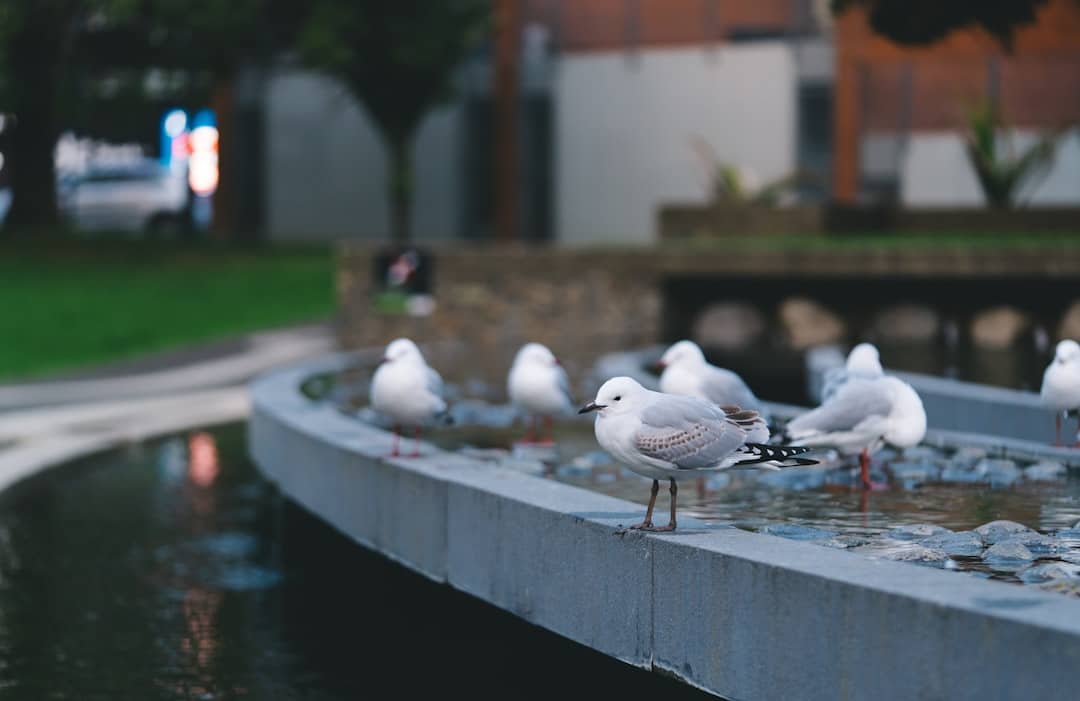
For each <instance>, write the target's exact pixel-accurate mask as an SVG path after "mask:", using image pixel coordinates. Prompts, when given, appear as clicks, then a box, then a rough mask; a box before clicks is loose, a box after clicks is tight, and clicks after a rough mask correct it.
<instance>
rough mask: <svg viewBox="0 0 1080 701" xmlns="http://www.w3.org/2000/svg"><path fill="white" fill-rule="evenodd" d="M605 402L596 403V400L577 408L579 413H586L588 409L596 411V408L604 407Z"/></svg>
mask: <svg viewBox="0 0 1080 701" xmlns="http://www.w3.org/2000/svg"><path fill="white" fill-rule="evenodd" d="M606 407H607V404H597V403H596V402H589V403H588V404H586V405H585V406H583V407H581V408H580V409H578V413H579V414H588V413H589V412H590V411H596V410H597V409H604V408H606Z"/></svg>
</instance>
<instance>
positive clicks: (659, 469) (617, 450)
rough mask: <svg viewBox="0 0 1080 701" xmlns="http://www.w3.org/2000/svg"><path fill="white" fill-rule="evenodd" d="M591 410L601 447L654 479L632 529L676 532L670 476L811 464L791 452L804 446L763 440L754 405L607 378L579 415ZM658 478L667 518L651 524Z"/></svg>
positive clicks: (765, 432) (764, 430)
mask: <svg viewBox="0 0 1080 701" xmlns="http://www.w3.org/2000/svg"><path fill="white" fill-rule="evenodd" d="M590 411H595V412H597V415H596V424H595V431H596V440H597V442H598V443H599V444H600V446H601V447H602V448H603V449H604V450H606V451H608V453H610V454H611V455H613V456H614V457H615V458H616V459H617V460H619V461H621V462H623V463H625V464H626V466H627V467H629V468H630V469H631V470H633V471H634V472H636V473H638V474H639V475H642V476H644V477H648V478H650V479H652V481H653V483H652V491H651V493H650V496H649V507H648V509H647V510H646V511H645V520H644V521H642V522H641V523H639V524H637V525H635V526H631V527H630V528H633V529H639V530H646V531H673V530H675V526H676V522H675V500H676V495H677V494H678V491H679V490H678V487H676V485H675V482H676V480H682V479H692V478H695V477H698V476H699V475H701V474H702V473H704V472H715V471H717V470H738V469H755V468H762V469H769V470H778V469H780V468H782V467H792V466H795V465H812V464H814V463H816V462H817V461H816V460H809V459H806V458H797V457H795V456H797V455H801V454H803V453H806V452H809V451H810V448H802V447H793V446H788V447H781V446H775V445H766V444H765V441H767V440H768V439H769V429H768V427H767V426H766V425H765V421H764V420H763V419H762V418H761V416H760V415H759V414H758V413H757V412H756V411H751V410H749V409H740V408H738V407H733V406H732V407H723V408H721V407H718V406H716V405H715V404H713V403H712V402H710V401H707V400H704V399H700V398H698V397H683V396H678V395H674V394H664V393H662V392H653V391H651V390H648V389H645V388H644V387H642V386H641V385H640V384H638V383H637V381H635V380H634V379H632V378H629V377H614V378H612V379H610V380H608V381H607V382H605V383H604V384H603V385H602V386H601V387H600V390H599V391H598V392H597V393H596V399H594V400H593V401H591V402H589V403H588V404H586V405H585V406H583V407H582V408H581V410H580V411H579V412H578V413H579V414H586V413H588V412H590ZM662 479H666V480H668V481H669V482H670V487H669V491H670V493H671V521H670V522H669V523H668V525H667V526H664V527H660V528H657V527H654V526H653V522H652V513H653V506H655V505H656V495H657V493H658V492H659V491H660V480H662Z"/></svg>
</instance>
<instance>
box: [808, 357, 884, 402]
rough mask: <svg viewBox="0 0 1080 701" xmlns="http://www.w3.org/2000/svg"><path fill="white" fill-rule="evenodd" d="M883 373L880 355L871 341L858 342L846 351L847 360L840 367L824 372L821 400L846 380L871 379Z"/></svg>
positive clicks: (828, 396)
mask: <svg viewBox="0 0 1080 701" xmlns="http://www.w3.org/2000/svg"><path fill="white" fill-rule="evenodd" d="M884 374H885V370H884V369H883V368H882V367H881V355H880V354H879V353H878V349H877V347H876V346H875V345H874V344H873V343H860V344H858V345H857V346H855V347H854V348H852V349H851V352H850V353H848V357H847V362H846V363H844V367H842V368H833V369H832V370H829V371H828V372H826V373H825V382H824V385H823V386H822V389H821V401H822V403H824V402H826V401H828V400H829V398H831V397H832V396H833V395H834V394H836V392H837V390H839V389H840V387H841V386H842V385H843V384H844V383H845V382H847V381H848V380H855V379H860V380H873V379H875V378H878V377H881V376H883V375H884Z"/></svg>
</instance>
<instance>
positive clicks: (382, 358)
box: [375, 355, 390, 366]
mask: <svg viewBox="0 0 1080 701" xmlns="http://www.w3.org/2000/svg"><path fill="white" fill-rule="evenodd" d="M389 362H390V359H389V358H387V357H386V356H385V355H384V356H383V357H381V358H379V362H377V363H375V365H376V366H378V365H383V364H384V363H389Z"/></svg>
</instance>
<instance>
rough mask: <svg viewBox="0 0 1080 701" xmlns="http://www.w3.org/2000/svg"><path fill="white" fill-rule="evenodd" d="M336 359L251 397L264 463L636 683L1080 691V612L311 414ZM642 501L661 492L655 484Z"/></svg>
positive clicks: (806, 692)
mask: <svg viewBox="0 0 1080 701" xmlns="http://www.w3.org/2000/svg"><path fill="white" fill-rule="evenodd" d="M342 362H343V358H342V357H341V356H333V357H330V358H326V359H322V360H320V361H318V362H308V363H304V364H302V365H299V366H295V367H293V368H290V369H287V370H283V371H279V372H275V373H273V374H270V375H267V376H264V377H262V378H260V379H258V380H257V381H256V382H255V383H254V384H253V386H252V402H253V406H252V417H251V425H250V430H249V433H248V436H249V449H250V452H251V455H252V457H253V458H254V460H255V462H256V464H257V465H258V466H259V468H260V470H261V471H262V472H263V473H264V474H265V475H266V476H267V477H268V478H269V479H270V480H272V481H274V482H275V483H276V484H277V485H278V486H279V488H280V489H281V490H282V491H283V492H284V493H285V494H286V495H287V496H289V497H291V498H292V499H293V500H295V501H296V502H298V503H299V504H301V505H302V506H303V507H305V508H306V509H308V510H309V511H311V512H312V513H313V514H315V515H316V516H318V517H320V518H322V519H323V520H325V521H326V522H327V523H329V524H331V525H332V526H334V527H335V528H337V529H338V530H340V531H341V532H342V533H344V534H346V535H347V536H349V537H351V538H352V539H354V540H355V541H357V542H358V543H360V544H362V545H364V546H366V547H369V548H371V549H374V550H376V551H378V552H380V553H383V554H384V555H386V556H388V557H391V558H393V559H395V560H397V561H398V562H401V563H402V564H404V565H406V566H408V567H410V568H412V569H414V570H416V571H417V572H420V573H422V574H423V575H424V576H427V577H430V578H431V579H433V580H436V581H439V582H445V583H447V584H449V585H450V586H452V587H455V588H457V589H459V590H461V591H464V592H467V593H469V594H472V595H474V596H477V597H479V598H481V599H483V600H485V601H488V602H489V603H491V604H494V605H496V606H498V607H500V608H502V609H505V610H507V611H510V612H512V613H514V614H516V615H518V616H520V617H521V618H523V619H525V620H528V621H530V622H532V623H534V624H536V625H539V626H542V627H544V628H547V629H549V630H552V631H554V632H556V633H559V634H561V635H564V636H565V637H567V638H569V639H571V640H574V641H577V642H579V643H582V644H584V645H588V646H589V647H592V648H594V649H596V650H598V651H601V652H603V653H606V654H608V655H610V656H613V657H616V658H618V659H620V660H623V661H625V662H628V663H630V664H633V665H638V666H642V667H653V668H657V669H663V670H667V671H669V672H670V673H672V674H674V675H675V676H677V677H679V678H681V679H683V680H685V681H686V682H688V683H690V684H692V685H694V686H697V687H700V688H702V689H705V690H708V691H710V692H712V693H714V694H717V695H719V696H722V697H726V698H733V699H772V698H799V699H867V698H875V699H879V700H880V699H912V698H925V699H946V698H948V699H1007V698H1039V697H1042V696H1046V697H1054V696H1056V695H1057V694H1058V693H1059V692H1060V689H1062V688H1069V686H1076V685H1080V602H1077V601H1075V600H1071V599H1068V598H1066V597H1064V596H1060V595H1056V594H1050V593H1046V592H1041V591H1037V590H1032V589H1028V588H1024V587H1020V586H1015V585H1009V584H1003V583H999V582H992V581H987V580H981V579H977V578H974V577H970V576H965V575H961V574H957V573H952V572H943V571H938V570H933V569H928V568H924V567H919V566H915V565H910V564H905V563H897V562H890V561H883V560H872V559H869V558H864V557H861V556H858V555H855V554H852V553H845V552H841V551H835V550H830V549H827V548H822V547H819V546H814V545H809V544H804V543H797V542H792V541H786V540H783V539H780V538H774V537H771V536H766V535H758V534H754V533H749V532H745V531H740V530H737V529H734V528H712V527H708V526H707V525H706V524H703V523H700V522H694V521H693V520H691V519H687V520H686V522H685V523H683V524H681V526H680V531H679V533H678V534H677V535H666V536H665V535H645V534H639V533H631V534H626V535H618V534H617V528H616V526H617V524H619V523H627V522H630V521H631V520H633V519H636V518H640V516H641V512H642V507H640V506H638V505H635V504H632V503H630V502H626V501H622V500H619V499H614V498H611V497H606V496H603V495H600V494H595V493H592V492H588V491H585V490H582V489H578V488H575V487H572V486H569V485H564V484H560V483H557V482H553V481H549V480H545V479H541V478H536V477H532V476H528V475H523V474H520V473H516V472H511V471H508V470H505V469H500V468H498V467H495V466H492V465H489V464H485V463H481V462H478V461H473V460H469V459H466V458H463V457H462V456H459V455H455V454H452V453H446V452H442V451H439V450H437V449H436V448H434V447H432V446H426V449H425V452H424V456H423V457H421V458H418V459H406V460H401V459H389V458H386V457H384V456H385V455H386V453H387V452H389V449H390V447H391V440H392V438H391V436H390V434H389V433H387V432H385V431H381V430H379V429H376V428H374V427H371V426H368V425H364V424H361V423H359V422H357V421H355V420H353V419H351V418H349V417H347V416H345V415H343V414H341V413H340V412H338V411H337V410H335V409H333V408H332V407H330V406H327V405H325V404H319V403H315V402H310V401H308V400H306V399H304V398H303V397H302V396H301V395H300V394H299V392H298V391H297V390H298V387H299V384H300V382H301V381H302V380H303V379H304V378H305V377H307V376H308V375H309V374H311V373H315V372H324V371H328V370H333V369H334V368H335V367H338V366H340V364H341V363H342ZM643 484H644V483H643Z"/></svg>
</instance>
